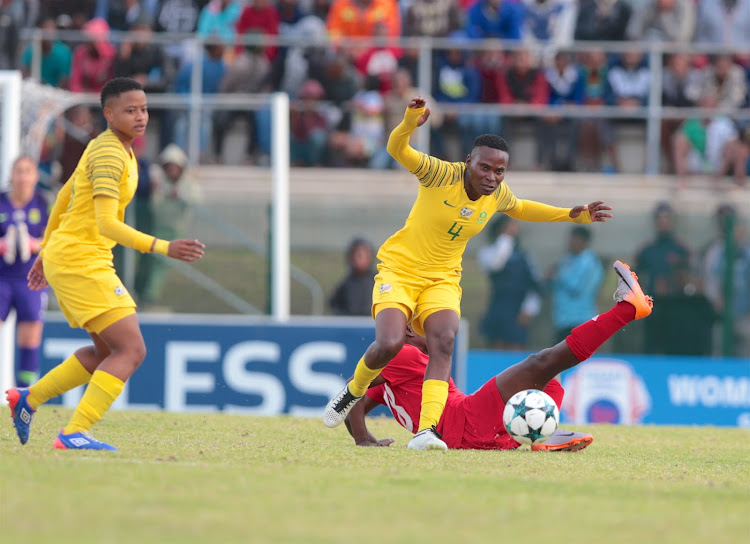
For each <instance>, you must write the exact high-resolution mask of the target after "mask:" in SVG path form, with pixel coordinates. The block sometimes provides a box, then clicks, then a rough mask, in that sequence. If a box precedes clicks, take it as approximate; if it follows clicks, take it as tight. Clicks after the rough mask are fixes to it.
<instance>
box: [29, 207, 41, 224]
mask: <svg viewBox="0 0 750 544" xmlns="http://www.w3.org/2000/svg"><path fill="white" fill-rule="evenodd" d="M41 220H42V214H41V212H40V211H39V210H38V209H37V208H31V209H30V210H29V223H31V224H32V225H36V224H38V223H39V222H40V221H41Z"/></svg>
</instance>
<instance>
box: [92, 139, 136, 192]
mask: <svg viewBox="0 0 750 544" xmlns="http://www.w3.org/2000/svg"><path fill="white" fill-rule="evenodd" d="M87 159H88V160H87V164H86V176H87V177H88V179H89V180H90V181H91V185H92V187H93V196H94V197H97V196H108V197H111V198H116V199H119V198H120V182H121V180H122V176H123V174H124V173H125V167H126V162H125V161H126V157H125V156H124V154H123V150H122V146H119V147H118V146H117V145H115V144H114V143H112V142H110V141H108V140H103V141H101V142H96V143H95V144H94V145H93V146H92V148H91V149H90V150H89V152H88V157H87Z"/></svg>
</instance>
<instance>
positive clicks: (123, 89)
mask: <svg viewBox="0 0 750 544" xmlns="http://www.w3.org/2000/svg"><path fill="white" fill-rule="evenodd" d="M142 90H143V85H141V84H140V83H138V82H137V81H136V80H135V79H131V78H129V77H116V78H114V79H110V80H109V81H107V84H106V85H104V88H103V89H102V94H101V96H100V97H99V98H100V100H101V103H102V109H104V107H105V106H106V104H107V100H109V99H110V98H116V97H118V96H120V95H121V94H122V93H127V92H129V91H142Z"/></svg>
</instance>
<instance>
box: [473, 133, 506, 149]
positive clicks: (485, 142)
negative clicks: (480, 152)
mask: <svg viewBox="0 0 750 544" xmlns="http://www.w3.org/2000/svg"><path fill="white" fill-rule="evenodd" d="M477 147H491V148H492V149H499V150H500V151H505V152H506V153H510V150H509V148H508V142H506V141H505V140H504V139H503V138H501V137H500V136H497V135H495V134H482V135H481V136H477V137H476V138H475V139H474V146H473V147H472V148H471V150H472V151H474V149H476V148H477Z"/></svg>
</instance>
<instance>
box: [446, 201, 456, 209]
mask: <svg viewBox="0 0 750 544" xmlns="http://www.w3.org/2000/svg"><path fill="white" fill-rule="evenodd" d="M443 204H445V205H446V206H450V207H451V208H455V206H454V205H453V204H449V203H448V201H447V200H443Z"/></svg>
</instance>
